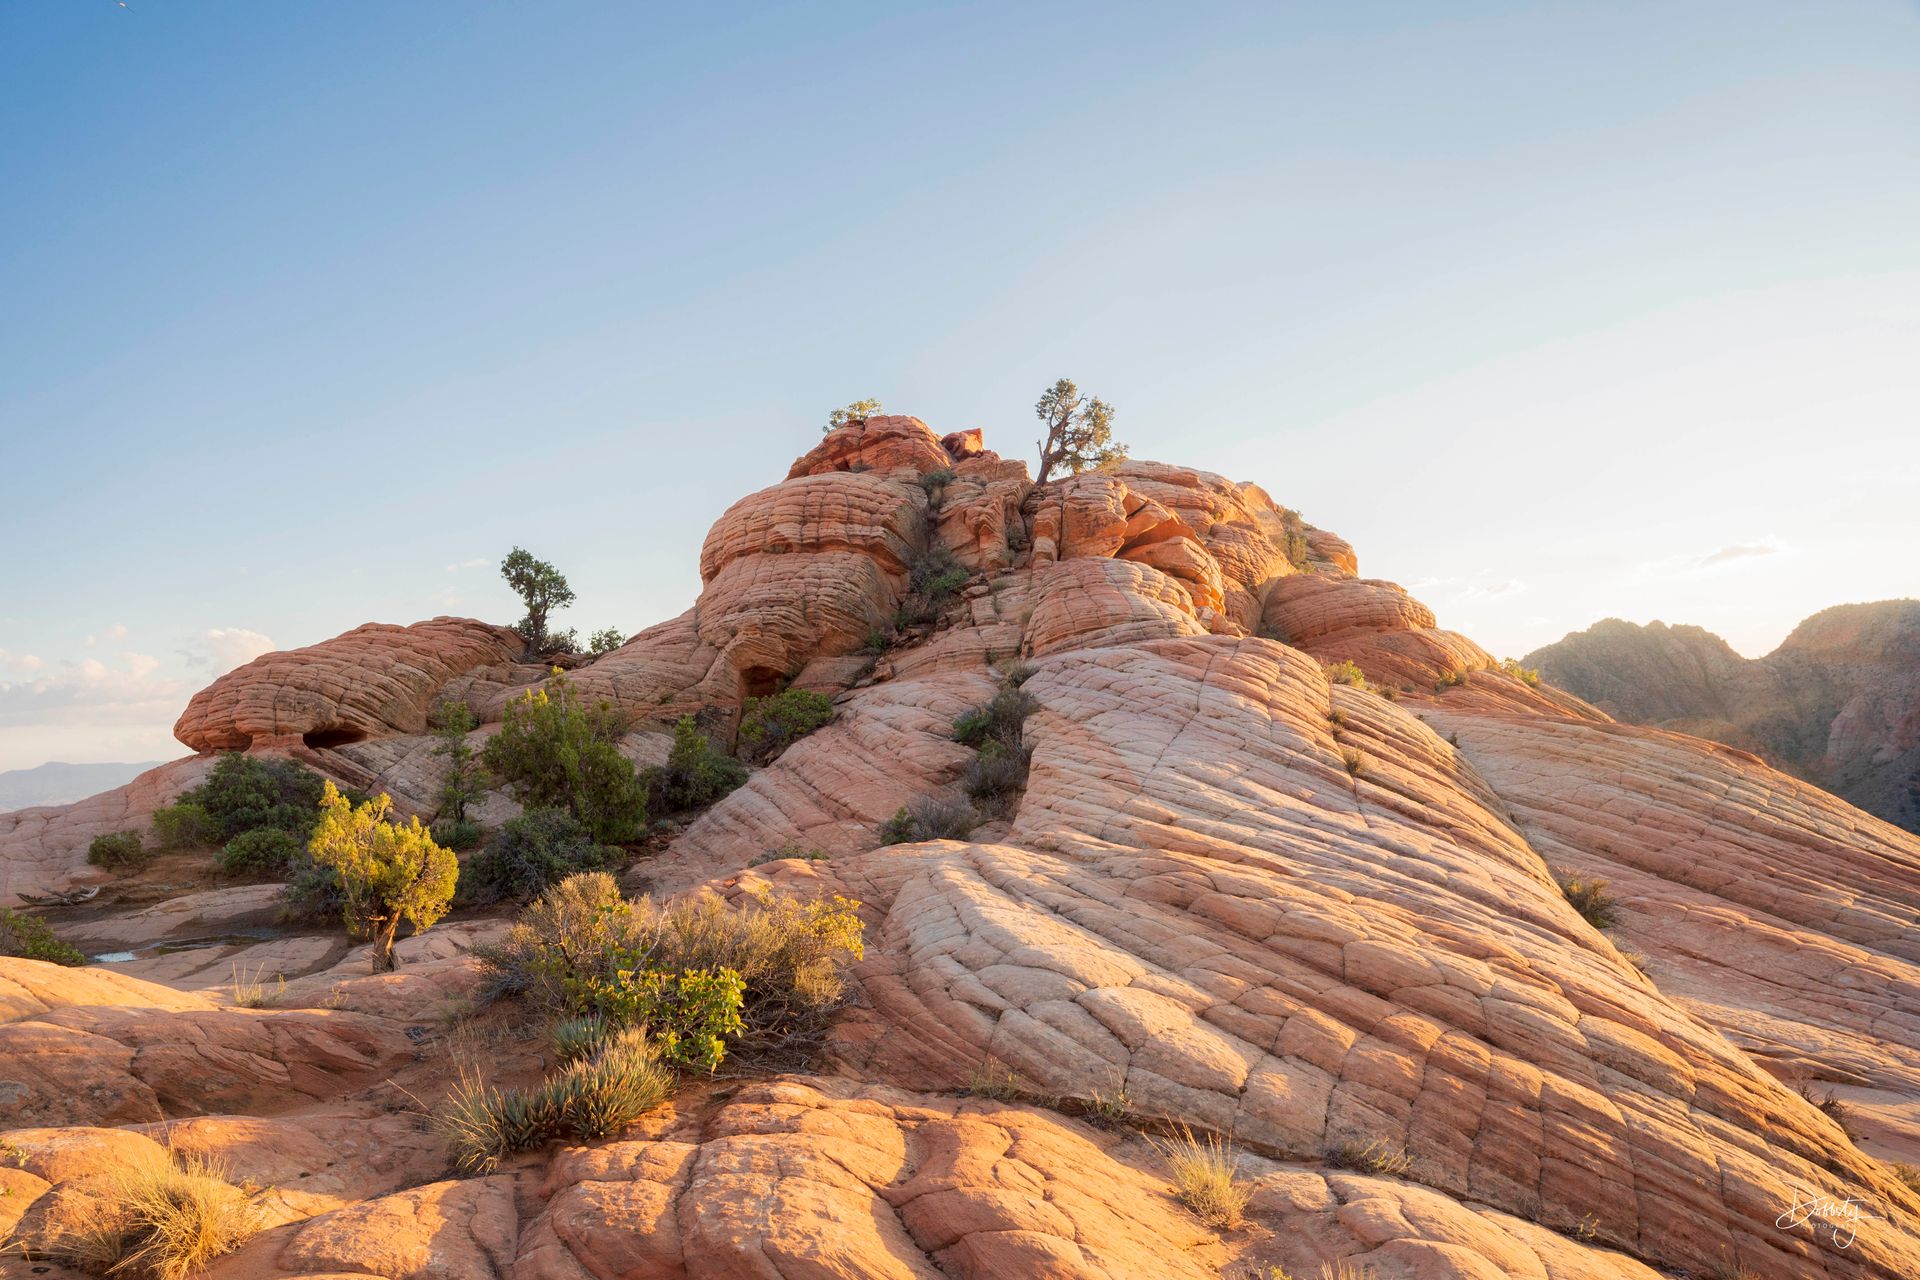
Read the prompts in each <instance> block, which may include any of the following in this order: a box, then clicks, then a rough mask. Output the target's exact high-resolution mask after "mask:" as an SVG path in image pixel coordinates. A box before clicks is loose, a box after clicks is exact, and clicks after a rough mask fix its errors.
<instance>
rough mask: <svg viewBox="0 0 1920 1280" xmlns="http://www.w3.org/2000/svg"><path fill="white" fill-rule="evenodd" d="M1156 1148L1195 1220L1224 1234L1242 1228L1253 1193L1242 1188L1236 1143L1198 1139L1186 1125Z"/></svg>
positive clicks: (1216, 1137)
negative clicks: (1245, 1211) (1249, 1199)
mask: <svg viewBox="0 0 1920 1280" xmlns="http://www.w3.org/2000/svg"><path fill="white" fill-rule="evenodd" d="M1154 1145H1155V1146H1156V1147H1158V1148H1159V1150H1160V1153H1161V1154H1162V1155H1164V1156H1165V1157H1166V1158H1167V1164H1168V1165H1169V1166H1170V1167H1171V1168H1172V1170H1173V1185H1174V1189H1175V1190H1176V1191H1177V1192H1178V1194H1179V1196H1180V1202H1181V1203H1182V1204H1184V1205H1186V1206H1187V1208H1189V1209H1191V1210H1192V1211H1193V1214H1194V1216H1195V1217H1197V1218H1199V1219H1200V1221H1202V1222H1204V1223H1206V1224H1207V1225H1208V1226H1210V1227H1215V1228H1218V1229H1220V1230H1223V1231H1224V1230H1229V1229H1231V1228H1233V1227H1237V1226H1239V1225H1240V1215H1241V1213H1242V1211H1243V1210H1245V1209H1246V1207H1247V1200H1248V1198H1249V1197H1250V1196H1251V1195H1252V1192H1251V1191H1250V1190H1248V1188H1246V1187H1244V1186H1241V1185H1240V1162H1239V1159H1238V1157H1236V1156H1235V1155H1234V1152H1233V1144H1232V1143H1230V1142H1228V1141H1227V1140H1226V1139H1224V1138H1222V1137H1220V1136H1219V1135H1218V1134H1211V1133H1210V1134H1208V1135H1207V1136H1206V1137H1205V1138H1201V1137H1198V1136H1196V1135H1195V1134H1194V1132H1193V1130H1191V1129H1189V1128H1187V1127H1186V1126H1185V1125H1182V1126H1181V1127H1180V1129H1179V1130H1178V1131H1177V1132H1175V1133H1171V1134H1169V1135H1168V1136H1167V1137H1166V1138H1165V1139H1164V1140H1162V1141H1159V1142H1156V1143H1155V1144H1154Z"/></svg>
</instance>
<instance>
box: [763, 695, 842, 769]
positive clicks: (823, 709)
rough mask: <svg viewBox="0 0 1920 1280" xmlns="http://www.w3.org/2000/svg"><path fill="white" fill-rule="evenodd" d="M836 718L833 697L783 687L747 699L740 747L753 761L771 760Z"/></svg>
mask: <svg viewBox="0 0 1920 1280" xmlns="http://www.w3.org/2000/svg"><path fill="white" fill-rule="evenodd" d="M832 719H833V699H831V698H829V697H827V695H826V694H824V693H815V692H814V691H813V690H811V689H783V690H781V691H780V692H779V693H776V694H774V695H772V696H771V697H766V698H748V699H747V703H746V707H745V708H744V711H743V714H742V715H741V717H740V749H741V751H742V752H743V753H744V754H745V755H746V756H747V758H748V759H751V760H771V759H773V758H774V757H775V756H777V755H779V754H780V753H781V752H782V751H785V750H786V749H787V747H788V746H789V745H791V744H792V743H794V742H797V741H799V740H800V739H801V738H804V737H806V736H807V735H808V734H810V733H812V732H813V731H814V730H815V729H818V728H820V727H821V726H822V725H824V724H826V723H827V722H828V721H830V720H832Z"/></svg>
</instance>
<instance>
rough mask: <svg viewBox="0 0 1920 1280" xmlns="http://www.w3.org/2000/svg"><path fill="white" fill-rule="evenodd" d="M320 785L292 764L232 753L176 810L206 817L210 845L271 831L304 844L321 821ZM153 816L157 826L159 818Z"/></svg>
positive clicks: (313, 776)
mask: <svg viewBox="0 0 1920 1280" xmlns="http://www.w3.org/2000/svg"><path fill="white" fill-rule="evenodd" d="M324 783H325V780H324V779H323V778H321V776H320V775H319V774H317V773H315V772H314V771H313V770H311V769H308V768H306V767H305V766H303V765H299V764H296V763H294V762H293V761H291V760H276V759H266V758H263V757H260V756H249V755H242V754H241V753H239V752H237V751H230V752H228V753H227V754H225V755H223V756H221V757H220V762H219V763H218V764H216V765H214V766H213V772H212V773H210V774H208V775H207V780H206V781H205V782H202V783H201V784H200V785H199V786H197V787H195V788H193V789H192V790H190V791H185V792H182V793H181V795H180V799H179V802H178V803H177V804H176V805H175V806H174V807H175V808H178V807H180V805H197V806H198V807H199V808H200V809H201V810H202V811H203V812H204V813H205V814H206V816H207V819H208V821H209V822H210V824H211V837H212V838H211V840H209V841H208V843H220V844H224V843H225V842H227V841H228V840H231V839H233V838H234V837H235V836H237V835H239V834H240V833H241V832H243V831H253V830H256V829H257V828H260V827H275V828H278V829H279V830H281V831H286V832H290V833H292V834H293V835H296V836H299V837H300V838H301V839H305V838H306V837H307V836H308V835H311V834H312V832H313V828H314V824H315V823H317V822H318V821H319V820H320V795H321V790H322V787H323V786H324ZM154 816H155V822H156V826H157V825H158V819H159V815H158V814H156V815H154ZM162 841H163V843H164V841H165V837H164V835H163V837H162Z"/></svg>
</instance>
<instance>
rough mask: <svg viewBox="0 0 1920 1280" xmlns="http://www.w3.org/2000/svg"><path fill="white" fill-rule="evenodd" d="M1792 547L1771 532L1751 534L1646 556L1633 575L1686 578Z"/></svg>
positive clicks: (1777, 553)
mask: <svg viewBox="0 0 1920 1280" xmlns="http://www.w3.org/2000/svg"><path fill="white" fill-rule="evenodd" d="M1792 549H1793V548H1791V547H1790V546H1788V545H1787V544H1786V543H1785V542H1783V541H1781V540H1780V539H1779V538H1776V537H1773V536H1771V535H1769V536H1767V537H1764V538H1755V539H1753V540H1752V541H1751V542H1729V543H1727V544H1726V545H1725V546H1720V547H1715V548H1714V549H1713V550H1711V551H1697V552H1688V553H1686V554H1683V555H1674V556H1666V557H1663V558H1662V559H1659V560H1649V561H1646V562H1645V563H1642V564H1637V565H1635V566H1634V567H1633V576H1634V577H1636V578H1641V579H1645V578H1687V577H1693V576H1695V575H1698V574H1706V573H1717V572H1719V571H1721V570H1723V569H1725V568H1726V567H1727V566H1729V565H1735V564H1739V563H1740V562H1742V561H1745V560H1757V559H1760V558H1762V557H1765V556H1777V555H1784V554H1786V553H1787V552H1789V551H1791V550H1792Z"/></svg>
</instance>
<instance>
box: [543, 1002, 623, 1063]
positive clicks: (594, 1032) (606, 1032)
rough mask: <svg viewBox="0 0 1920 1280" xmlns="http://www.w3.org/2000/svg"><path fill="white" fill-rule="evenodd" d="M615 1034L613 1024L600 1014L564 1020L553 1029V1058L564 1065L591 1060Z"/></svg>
mask: <svg viewBox="0 0 1920 1280" xmlns="http://www.w3.org/2000/svg"><path fill="white" fill-rule="evenodd" d="M613 1032H614V1028H613V1026H612V1024H611V1023H609V1022H608V1021H607V1020H606V1019H605V1018H602V1017H600V1016H599V1015H598V1014H589V1015H587V1016H586V1017H584V1018H563V1019H561V1020H560V1021H559V1022H557V1023H555V1024H554V1027H553V1036H552V1040H553V1056H554V1057H556V1058H558V1059H559V1060H560V1061H561V1062H562V1063H563V1064H564V1063H568V1062H578V1061H579V1060H580V1059H582V1058H591V1057H592V1056H593V1055H594V1054H596V1053H598V1052H600V1048H601V1046H602V1045H604V1044H606V1042H607V1039H608V1037H610V1036H611V1035H613Z"/></svg>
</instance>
